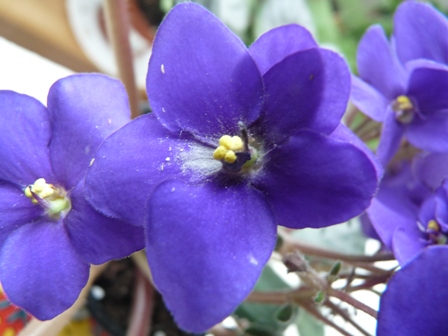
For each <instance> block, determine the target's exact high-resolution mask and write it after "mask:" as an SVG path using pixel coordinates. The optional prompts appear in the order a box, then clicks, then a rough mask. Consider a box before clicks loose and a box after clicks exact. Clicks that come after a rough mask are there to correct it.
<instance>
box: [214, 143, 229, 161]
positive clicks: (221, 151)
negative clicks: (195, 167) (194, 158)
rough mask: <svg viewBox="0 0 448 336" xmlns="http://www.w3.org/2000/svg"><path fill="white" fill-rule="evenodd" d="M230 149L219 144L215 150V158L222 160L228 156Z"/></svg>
mask: <svg viewBox="0 0 448 336" xmlns="http://www.w3.org/2000/svg"><path fill="white" fill-rule="evenodd" d="M227 151H228V149H227V148H226V147H224V146H219V147H218V148H216V149H215V151H214V152H213V158H214V159H215V160H222V159H224V157H225V156H226V153H227Z"/></svg>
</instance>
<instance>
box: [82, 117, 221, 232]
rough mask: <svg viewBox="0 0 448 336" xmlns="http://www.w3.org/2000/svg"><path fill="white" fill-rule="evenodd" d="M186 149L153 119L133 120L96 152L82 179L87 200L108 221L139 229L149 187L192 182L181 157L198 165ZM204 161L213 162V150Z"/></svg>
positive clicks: (187, 148) (180, 141) (172, 134)
mask: <svg viewBox="0 0 448 336" xmlns="http://www.w3.org/2000/svg"><path fill="white" fill-rule="evenodd" d="M190 143H191V142H188V141H186V139H185V138H183V137H182V136H181V135H180V134H179V133H177V134H174V133H171V132H169V131H168V130H167V129H165V128H164V127H163V126H162V125H160V123H159V121H158V120H157V119H156V117H155V116H154V115H152V114H149V115H143V116H141V117H139V118H137V119H135V120H133V121H132V122H130V123H128V124H127V125H126V126H124V127H123V128H121V129H120V130H118V131H117V132H115V133H114V134H112V135H111V136H110V137H109V138H107V139H106V140H105V141H104V143H103V144H102V146H100V148H99V149H98V151H97V153H96V155H95V161H94V162H93V164H92V166H91V167H90V169H89V170H88V174H87V177H86V182H85V192H86V197H87V200H88V201H89V202H90V203H91V204H92V205H93V206H94V207H95V208H96V209H97V210H99V211H100V212H101V213H104V214H106V215H107V216H109V217H112V218H116V219H119V220H123V221H125V222H129V223H131V224H134V225H143V217H144V213H145V205H146V202H147V200H148V197H149V195H150V194H151V192H152V190H153V189H154V187H156V186H157V184H159V183H160V182H162V181H164V180H166V179H169V178H178V179H180V178H186V179H189V178H190V177H191V174H190V173H189V171H188V169H187V168H186V166H187V164H184V156H188V158H189V159H191V160H192V161H193V160H194V159H195V158H196V159H197V157H196V156H195V155H191V157H190V154H189V147H188V146H189V144H190ZM208 155H209V156H210V161H213V159H212V155H213V149H210V153H208ZM215 162H216V163H218V164H220V163H219V162H218V161H216V160H215ZM199 165H200V164H199ZM131 209H132V210H131Z"/></svg>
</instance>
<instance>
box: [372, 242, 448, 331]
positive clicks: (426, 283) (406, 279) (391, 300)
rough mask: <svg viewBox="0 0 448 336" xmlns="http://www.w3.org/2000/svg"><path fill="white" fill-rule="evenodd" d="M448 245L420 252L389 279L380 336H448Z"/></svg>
mask: <svg viewBox="0 0 448 336" xmlns="http://www.w3.org/2000/svg"><path fill="white" fill-rule="evenodd" d="M447 263H448V246H432V247H430V248H427V249H425V250H423V251H421V253H420V254H418V255H417V256H416V257H415V259H413V260H411V261H410V262H409V263H407V264H406V265H405V266H404V267H402V268H401V269H400V270H399V271H397V272H396V273H395V274H394V276H393V277H392V278H391V279H390V280H389V283H388V284H387V288H386V290H385V292H384V293H383V295H382V296H381V301H380V309H379V312H378V326H377V335H378V336H390V335H394V336H423V335H428V336H429V335H431V336H445V335H448V324H447V323H446V317H447V316H448V305H447V301H448V287H447V286H446V279H448V267H447Z"/></svg>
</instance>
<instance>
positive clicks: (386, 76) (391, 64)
mask: <svg viewBox="0 0 448 336" xmlns="http://www.w3.org/2000/svg"><path fill="white" fill-rule="evenodd" d="M357 64H358V71H359V77H361V79H362V80H364V81H365V82H366V83H368V84H370V85H372V86H373V87H374V88H376V89H377V90H378V91H379V92H381V93H382V94H383V95H384V96H385V97H386V98H387V99H389V100H390V101H392V100H393V99H395V98H396V97H397V96H398V95H400V94H402V93H403V92H404V89H405V88H404V85H405V83H406V75H405V72H404V69H403V68H402V66H401V65H400V63H399V62H398V60H397V58H396V56H395V54H394V53H393V52H392V50H391V48H390V46H389V42H388V41H387V38H386V35H385V34H384V31H383V28H381V26H379V25H374V26H372V27H370V28H369V29H368V30H367V32H366V33H365V34H364V36H363V37H362V39H361V41H360V42H359V46H358V54H357Z"/></svg>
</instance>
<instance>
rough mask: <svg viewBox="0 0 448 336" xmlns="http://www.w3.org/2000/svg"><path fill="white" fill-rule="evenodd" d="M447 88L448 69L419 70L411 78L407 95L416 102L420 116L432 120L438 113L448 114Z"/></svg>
mask: <svg viewBox="0 0 448 336" xmlns="http://www.w3.org/2000/svg"><path fill="white" fill-rule="evenodd" d="M447 87H448V69H428V68H417V69H415V70H414V71H412V73H411V75H410V77H409V84H408V92H407V94H408V95H409V96H410V97H412V98H414V99H415V100H416V102H417V105H418V110H419V113H420V115H422V116H423V117H427V118H431V116H432V115H433V114H435V113H436V112H445V114H448V96H447V94H446V88H447ZM428 88H430V89H428Z"/></svg>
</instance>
